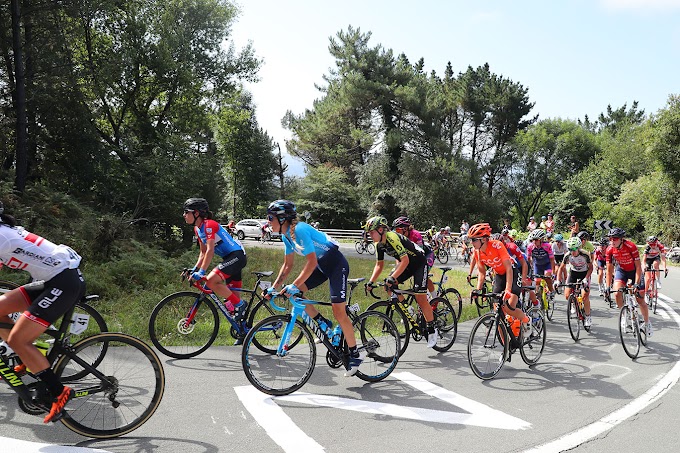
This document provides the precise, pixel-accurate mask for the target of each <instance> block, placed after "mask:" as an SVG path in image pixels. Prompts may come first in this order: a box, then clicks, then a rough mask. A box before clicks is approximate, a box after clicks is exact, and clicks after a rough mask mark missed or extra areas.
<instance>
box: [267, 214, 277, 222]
mask: <svg viewBox="0 0 680 453" xmlns="http://www.w3.org/2000/svg"><path fill="white" fill-rule="evenodd" d="M274 218H275V217H274V216H273V215H268V216H267V220H269V221H270V222H272V221H273V220H274Z"/></svg>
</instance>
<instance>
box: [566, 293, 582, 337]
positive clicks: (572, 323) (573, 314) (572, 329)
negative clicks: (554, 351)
mask: <svg viewBox="0 0 680 453" xmlns="http://www.w3.org/2000/svg"><path fill="white" fill-rule="evenodd" d="M567 324H569V333H570V334H571V338H573V339H574V341H578V337H579V335H580V333H581V323H580V321H579V314H578V306H577V301H576V297H575V296H574V295H573V294H571V295H569V302H568V303H567Z"/></svg>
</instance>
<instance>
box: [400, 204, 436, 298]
mask: <svg viewBox="0 0 680 453" xmlns="http://www.w3.org/2000/svg"><path fill="white" fill-rule="evenodd" d="M392 228H393V229H394V231H395V232H396V233H399V234H401V235H402V236H405V237H406V238H407V239H408V240H409V241H411V242H413V243H414V244H416V245H419V246H420V247H422V249H423V251H425V259H426V261H427V267H428V268H430V269H431V268H432V266H434V252H433V251H432V249H430V247H428V246H426V245H425V243H424V242H423V236H422V235H421V234H420V233H419V232H418V231H416V229H415V228H413V225H412V224H411V219H409V218H408V217H406V216H401V217H397V218H396V219H394V222H392ZM427 293H428V295H429V296H430V298H431V299H432V298H434V297H436V295H437V294H436V292H435V290H434V283H433V282H432V279H431V278H430V277H427Z"/></svg>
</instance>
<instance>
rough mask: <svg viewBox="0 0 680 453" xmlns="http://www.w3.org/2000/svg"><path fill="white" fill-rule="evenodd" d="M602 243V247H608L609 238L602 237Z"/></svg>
mask: <svg viewBox="0 0 680 453" xmlns="http://www.w3.org/2000/svg"><path fill="white" fill-rule="evenodd" d="M600 245H601V246H602V247H607V246H608V245H609V239H607V238H606V237H603V238H601V239H600Z"/></svg>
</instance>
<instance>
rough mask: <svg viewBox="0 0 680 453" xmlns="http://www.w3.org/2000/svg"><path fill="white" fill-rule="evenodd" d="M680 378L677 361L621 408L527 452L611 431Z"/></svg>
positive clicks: (679, 319)
mask: <svg viewBox="0 0 680 453" xmlns="http://www.w3.org/2000/svg"><path fill="white" fill-rule="evenodd" d="M659 299H663V300H670V299H669V298H668V297H666V296H662V295H661V294H659ZM659 305H661V306H662V307H663V308H664V309H666V310H667V311H668V313H669V314H670V315H671V316H672V317H673V320H674V321H675V322H676V324H678V326H680V316H679V315H678V314H677V313H676V312H675V311H674V310H673V309H671V307H670V306H668V305H667V304H666V303H665V302H663V301H661V300H659ZM679 379H680V362H676V363H675V366H673V368H671V370H670V371H669V372H668V373H666V374H665V375H664V376H663V377H662V378H661V379H660V380H659V381H658V382H657V383H656V384H655V385H654V386H653V387H652V388H650V389H649V390H647V391H646V392H645V393H643V394H642V395H640V396H639V397H637V398H635V399H634V400H633V401H631V402H630V403H628V404H626V405H625V406H623V407H622V408H621V409H619V410H617V411H614V412H612V413H611V414H609V415H607V416H606V417H603V418H601V419H600V420H598V421H596V422H595V423H593V424H591V425H588V426H586V427H583V428H581V429H577V430H576V431H573V432H571V433H569V434H565V435H564V436H561V437H558V438H557V439H555V440H553V441H551V442H548V443H545V444H543V445H538V446H536V447H534V448H531V449H529V450H526V452H531V453H537V452H540V453H547V452H560V451H566V450H571V449H572V448H575V447H577V446H579V445H581V444H582V443H584V442H586V441H588V440H590V439H592V438H594V437H596V436H599V435H600V434H602V433H604V432H606V431H609V430H610V429H612V428H613V427H615V426H616V425H618V424H619V423H621V422H623V421H625V420H626V419H628V418H630V417H632V416H633V415H635V414H637V413H639V412H640V411H642V410H643V409H644V408H645V407H647V406H649V405H650V404H652V403H654V402H655V401H657V400H658V399H659V398H661V397H662V396H664V395H665V394H666V392H668V391H669V390H670V389H671V388H672V387H673V386H674V385H675V384H677V382H678V380H679Z"/></svg>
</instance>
